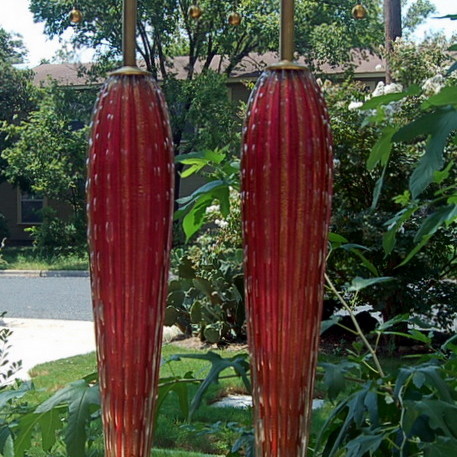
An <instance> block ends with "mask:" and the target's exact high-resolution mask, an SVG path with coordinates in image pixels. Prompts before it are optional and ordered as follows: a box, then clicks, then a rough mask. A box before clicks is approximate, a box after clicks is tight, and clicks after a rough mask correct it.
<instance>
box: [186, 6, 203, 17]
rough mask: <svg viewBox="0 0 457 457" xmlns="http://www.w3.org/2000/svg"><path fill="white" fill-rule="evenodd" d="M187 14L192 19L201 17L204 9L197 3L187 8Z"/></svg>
mask: <svg viewBox="0 0 457 457" xmlns="http://www.w3.org/2000/svg"><path fill="white" fill-rule="evenodd" d="M187 14H188V15H189V17H190V18H191V19H199V18H200V17H201V15H202V14H203V11H202V9H201V8H200V7H199V6H197V5H191V6H189V9H188V10H187Z"/></svg>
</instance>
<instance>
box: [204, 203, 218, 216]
mask: <svg viewBox="0 0 457 457" xmlns="http://www.w3.org/2000/svg"><path fill="white" fill-rule="evenodd" d="M219 210H220V208H219V205H211V206H208V208H206V211H205V212H206V214H212V213H218V212H219Z"/></svg>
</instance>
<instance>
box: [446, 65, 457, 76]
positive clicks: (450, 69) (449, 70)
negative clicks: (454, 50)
mask: <svg viewBox="0 0 457 457" xmlns="http://www.w3.org/2000/svg"><path fill="white" fill-rule="evenodd" d="M455 70H457V62H454V63H453V64H452V65H451V66H450V67H449V69H448V71H447V72H446V76H449V75H450V74H451V73H453V72H454V71H455Z"/></svg>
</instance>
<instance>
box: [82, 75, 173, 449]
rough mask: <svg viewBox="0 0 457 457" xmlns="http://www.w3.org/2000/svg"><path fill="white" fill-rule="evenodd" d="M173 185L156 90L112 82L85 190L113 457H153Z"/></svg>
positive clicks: (122, 79)
mask: <svg viewBox="0 0 457 457" xmlns="http://www.w3.org/2000/svg"><path fill="white" fill-rule="evenodd" d="M130 71H131V70H130ZM173 177H174V171H173V154H172V140H171V134H170V127H169V121H168V115H167V112H166V106H165V101H164V99H163V96H162V94H161V92H160V90H159V88H158V86H157V85H156V83H155V82H154V81H153V79H152V78H151V77H150V76H148V75H147V74H144V73H142V72H141V71H139V70H138V71H135V70H133V71H131V74H130V73H129V72H127V74H125V73H119V74H115V75H113V76H111V77H110V78H109V79H108V81H107V83H106V84H105V86H104V87H103V89H102V90H101V93H100V95H99V98H98V101H97V105H96V109H95V112H94V116H93V121H92V134H91V138H90V151H89V160H88V181H87V192H88V194H87V197H88V203H87V208H88V219H89V230H88V235H89V245H90V259H91V277H92V300H93V307H94V316H95V327H96V337H97V355H98V362H99V376H100V389H101V397H102V411H103V425H104V432H105V446H106V450H105V456H106V457H146V456H149V453H150V449H151V439H152V423H153V413H154V403H155V397H156V388H157V381H158V374H159V365H160V350H161V344H162V329H163V315H164V309H165V307H164V306H165V298H166V290H167V280H168V268H169V249H170V239H171V221H172V211H173Z"/></svg>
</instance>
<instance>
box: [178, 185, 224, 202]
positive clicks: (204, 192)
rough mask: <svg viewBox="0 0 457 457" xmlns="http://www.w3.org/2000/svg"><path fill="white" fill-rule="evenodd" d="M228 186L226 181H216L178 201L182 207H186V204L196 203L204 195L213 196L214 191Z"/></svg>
mask: <svg viewBox="0 0 457 457" xmlns="http://www.w3.org/2000/svg"><path fill="white" fill-rule="evenodd" d="M226 185H227V184H226V183H225V182H224V181H221V180H220V179H216V180H215V181H210V182H208V183H206V184H204V185H203V186H201V187H199V188H198V189H197V190H195V191H194V192H192V194H190V195H189V196H187V197H183V198H179V199H178V200H176V201H177V202H178V203H179V204H180V205H184V204H186V203H189V202H192V201H196V200H197V199H198V198H199V197H201V196H202V195H213V193H212V192H213V190H214V189H217V188H218V187H222V186H226Z"/></svg>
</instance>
